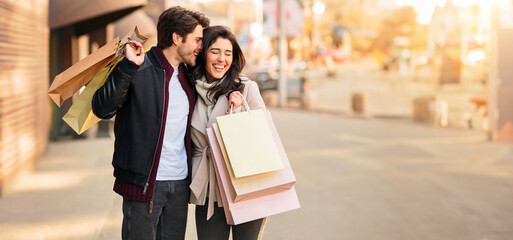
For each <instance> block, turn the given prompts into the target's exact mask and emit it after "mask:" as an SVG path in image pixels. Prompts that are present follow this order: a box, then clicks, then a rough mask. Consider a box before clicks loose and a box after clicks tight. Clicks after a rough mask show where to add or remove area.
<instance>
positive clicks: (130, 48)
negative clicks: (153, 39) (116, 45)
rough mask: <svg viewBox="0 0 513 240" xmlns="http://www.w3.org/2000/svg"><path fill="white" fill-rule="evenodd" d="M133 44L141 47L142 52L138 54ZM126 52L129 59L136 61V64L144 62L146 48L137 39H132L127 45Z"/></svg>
mask: <svg viewBox="0 0 513 240" xmlns="http://www.w3.org/2000/svg"><path fill="white" fill-rule="evenodd" d="M132 44H133V45H134V46H136V47H138V48H139V50H140V54H139V55H137V49H136V48H134V47H133V46H132ZM125 54H126V58H128V60H130V61H132V62H134V63H135V64H137V65H139V66H141V64H142V63H143V62H144V49H143V46H142V44H140V43H139V42H137V41H131V42H130V43H127V44H126V45H125Z"/></svg>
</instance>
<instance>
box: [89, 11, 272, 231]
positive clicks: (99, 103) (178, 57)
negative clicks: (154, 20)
mask: <svg viewBox="0 0 513 240" xmlns="http://www.w3.org/2000/svg"><path fill="white" fill-rule="evenodd" d="M209 24H210V20H209V19H208V18H207V17H205V16H204V14H202V13H199V12H193V11H190V10H187V9H184V8H182V7H172V8H169V9H167V10H165V11H164V12H163V13H162V14H161V15H160V17H159V20H158V24H157V35H158V43H157V46H156V47H153V48H152V49H151V50H149V51H148V52H146V53H144V49H142V45H141V44H139V43H137V42H135V41H134V42H133V43H134V44H135V45H136V46H138V47H139V48H141V52H140V54H137V51H136V49H134V48H133V47H132V46H130V45H129V44H127V45H126V49H125V50H126V57H125V59H123V60H122V61H121V62H120V63H119V64H118V65H117V66H116V69H115V70H114V71H113V72H112V74H111V75H110V76H109V78H108V79H107V81H106V82H105V85H104V86H103V87H101V88H100V89H98V90H97V91H96V93H95V94H94V97H93V100H92V109H93V112H94V113H95V114H96V116H98V117H100V118H102V119H108V118H111V117H113V116H114V115H116V120H115V125H114V132H115V136H116V139H115V143H114V156H113V160H112V165H113V166H114V176H115V178H116V180H115V183H114V191H115V192H116V193H118V194H120V195H121V196H123V226H122V238H123V239H137V240H139V239H184V237H185V228H186V222H187V210H188V203H189V202H191V203H193V204H196V213H195V214H196V228H197V234H198V239H200V240H202V239H228V236H229V234H230V229H232V232H233V239H234V240H237V239H244V240H251V239H258V238H261V236H260V235H261V234H262V231H263V227H264V226H265V219H258V220H254V221H251V222H248V223H243V224H240V225H235V226H230V225H228V224H227V222H226V218H225V214H224V210H223V208H222V204H221V199H220V197H219V196H220V195H219V189H218V187H217V181H216V177H215V171H214V169H213V165H212V159H210V154H209V150H208V143H207V139H206V128H207V127H211V126H212V124H213V123H214V122H215V118H216V117H217V116H220V115H225V114H227V113H228V112H229V109H230V106H231V105H233V109H235V111H241V110H242V107H241V106H242V103H243V99H242V98H243V96H244V97H245V99H246V100H247V102H248V104H249V106H250V108H252V109H259V108H262V109H265V105H264V102H263V100H262V97H261V96H260V93H259V91H258V87H257V85H256V83H255V82H253V81H250V80H249V79H248V78H246V77H244V76H243V75H241V71H242V69H243V68H244V65H245V59H244V55H243V53H242V51H241V49H240V47H239V45H238V43H237V40H236V38H235V36H234V34H233V33H232V32H230V30H229V29H228V28H226V27H223V26H211V27H209ZM201 163H203V164H201Z"/></svg>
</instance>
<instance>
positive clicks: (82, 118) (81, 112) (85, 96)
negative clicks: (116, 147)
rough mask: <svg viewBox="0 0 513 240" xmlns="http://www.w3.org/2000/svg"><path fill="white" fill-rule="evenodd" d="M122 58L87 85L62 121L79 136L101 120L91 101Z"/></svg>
mask: <svg viewBox="0 0 513 240" xmlns="http://www.w3.org/2000/svg"><path fill="white" fill-rule="evenodd" d="M121 60H122V58H120V59H118V60H116V62H115V63H112V64H110V65H109V66H107V67H104V68H103V69H101V70H100V71H99V72H98V73H97V74H96V75H95V76H94V77H93V80H91V81H90V82H89V84H87V86H86V87H85V89H84V90H83V91H82V93H80V95H79V96H78V98H77V100H75V101H74V102H73V105H71V107H70V109H69V110H68V112H67V113H66V114H65V115H64V117H62V119H63V120H64V121H65V122H66V123H67V124H68V125H69V126H70V127H71V128H72V129H73V130H75V132H76V133H77V134H82V133H83V132H84V131H85V130H87V129H89V128H90V127H92V126H93V125H94V124H96V123H98V122H99V121H100V120H101V119H99V118H98V117H96V115H94V113H93V111H92V105H91V100H92V99H93V95H94V93H95V92H96V90H98V88H100V87H101V86H103V84H104V83H105V81H106V80H107V78H108V76H109V75H110V73H111V72H112V70H113V69H114V68H115V66H116V65H117V63H119V62H120V61H121Z"/></svg>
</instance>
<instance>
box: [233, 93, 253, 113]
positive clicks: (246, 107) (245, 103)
mask: <svg viewBox="0 0 513 240" xmlns="http://www.w3.org/2000/svg"><path fill="white" fill-rule="evenodd" d="M241 96H242V103H243V104H244V108H245V109H246V112H249V113H250V114H251V111H250V110H251V109H249V105H248V102H246V98H244V95H241ZM232 112H233V104H230V117H231V116H232Z"/></svg>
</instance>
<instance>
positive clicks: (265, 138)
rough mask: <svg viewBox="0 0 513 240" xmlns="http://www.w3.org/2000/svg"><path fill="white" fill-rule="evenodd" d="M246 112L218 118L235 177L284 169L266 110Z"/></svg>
mask: <svg viewBox="0 0 513 240" xmlns="http://www.w3.org/2000/svg"><path fill="white" fill-rule="evenodd" d="M244 101H245V100H244ZM246 106H247V103H246ZM246 109H247V110H248V111H245V112H240V113H235V114H229V115H225V116H220V117H217V118H216V120H217V125H218V127H219V132H220V134H221V138H222V140H223V142H224V148H225V149H226V154H227V157H228V160H229V162H230V166H231V169H232V171H233V174H234V175H235V177H236V178H240V177H246V176H251V175H255V174H260V173H265V172H271V171H276V170H279V169H283V163H282V161H281V158H280V153H279V152H278V149H277V147H276V144H275V142H274V138H273V136H272V133H271V130H270V128H269V125H268V123H267V120H266V117H265V114H264V111H263V110H262V109H257V110H249V107H248V106H247V107H246Z"/></svg>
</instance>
